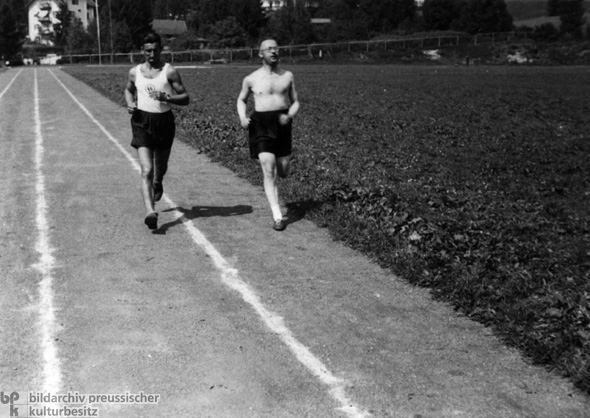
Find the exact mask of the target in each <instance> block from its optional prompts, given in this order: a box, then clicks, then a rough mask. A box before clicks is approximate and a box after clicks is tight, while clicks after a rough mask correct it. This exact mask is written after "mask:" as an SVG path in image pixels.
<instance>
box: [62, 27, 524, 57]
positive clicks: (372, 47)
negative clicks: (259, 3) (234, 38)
mask: <svg viewBox="0 0 590 418" xmlns="http://www.w3.org/2000/svg"><path fill="white" fill-rule="evenodd" d="M527 36H529V34H527V32H501V33H481V34H477V35H469V34H466V33H461V34H459V33H457V34H447V35H435V36H422V37H404V38H400V39H382V40H373V41H355V42H339V43H329V44H312V45H289V46H284V47H281V54H282V55H283V56H284V57H289V58H294V57H309V56H315V57H318V56H320V51H321V54H322V55H323V56H326V55H328V56H329V55H334V54H338V53H343V52H353V53H354V52H356V53H363V52H370V51H379V50H382V51H387V50H392V49H398V50H399V49H401V50H405V49H406V48H440V47H443V46H457V45H481V44H485V43H491V44H494V43H509V42H514V41H518V40H523V39H526V38H527ZM162 57H163V59H165V60H167V61H168V62H171V63H175V62H183V63H189V62H190V63H206V62H215V61H224V62H233V61H248V60H251V59H253V58H254V59H257V50H256V49H254V48H226V49H192V50H187V51H164V52H163V53H162ZM142 60H143V54H142V53H141V52H140V51H136V52H129V53H114V54H100V55H99V54H68V55H63V56H62V57H61V61H60V62H61V63H62V64H98V63H102V64H105V63H110V64H132V63H140V62H142Z"/></svg>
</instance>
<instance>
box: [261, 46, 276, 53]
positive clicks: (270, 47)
mask: <svg viewBox="0 0 590 418" xmlns="http://www.w3.org/2000/svg"><path fill="white" fill-rule="evenodd" d="M278 50H279V47H278V46H269V47H268V48H266V49H261V51H262V52H268V51H278Z"/></svg>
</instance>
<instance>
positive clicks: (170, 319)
mask: <svg viewBox="0 0 590 418" xmlns="http://www.w3.org/2000/svg"><path fill="white" fill-rule="evenodd" d="M184 71H199V70H189V69H185V70H184ZM197 95H198V92H194V93H193V96H195V98H197V97H196V96H197ZM193 105H194V106H198V100H195V101H194V104H193ZM236 123H237V119H236ZM0 135H1V136H0V161H1V164H0V196H2V204H1V205H0V275H1V288H2V292H1V293H0V308H1V311H2V315H1V316H0V338H1V341H2V345H1V347H0V382H2V387H0V390H2V391H4V392H5V393H11V392H12V391H20V392H19V393H25V391H39V392H43V393H49V394H66V393H67V392H71V393H74V392H78V394H80V395H88V394H125V393H130V394H139V393H140V392H144V393H145V394H158V395H159V396H160V398H159V402H158V403H154V404H137V405H136V404H122V403H120V402H111V403H106V402H105V403H100V402H99V403H94V407H96V408H98V409H99V413H100V416H101V417H109V418H119V417H146V418H156V417H157V418H161V417H182V418H184V417H186V418H188V417H190V418H206V417H211V418H225V417H227V418H249V417H252V418H260V417H268V418H287V417H293V418H295V417H296V418H303V417H310V418H324V417H350V418H355V417H363V416H366V417H369V416H373V417H403V418H447V417H461V418H480V417H481V418H483V417H485V418H503V417H527V418H569V417H571V418H587V417H590V403H589V400H588V398H587V397H585V396H583V395H581V394H579V393H576V391H575V390H574V389H572V387H571V385H570V384H568V383H567V382H566V381H565V380H563V379H561V378H559V377H556V376H555V375H553V374H550V373H548V372H546V371H545V370H543V369H541V368H538V367H533V366H531V365H528V364H526V362H525V361H524V360H523V359H522V358H521V357H520V356H519V354H518V353H517V352H515V351H513V350H510V349H507V348H505V347H504V346H503V345H502V344H501V343H500V342H499V341H498V340H497V339H496V338H495V337H494V336H493V335H491V333H490V331H489V330H488V329H486V328H484V327H482V326H481V325H479V324H476V323H473V322H471V321H469V320H467V319H465V318H463V317H461V316H459V315H457V314H456V313H454V312H453V311H452V309H450V308H449V307H447V306H445V305H443V304H440V303H437V302H433V301H432V300H431V298H430V297H429V295H428V293H427V291H424V290H421V289H417V288H413V287H411V286H409V285H407V284H405V283H404V282H403V281H401V280H400V279H399V278H397V277H395V276H393V275H392V274H391V273H389V272H387V271H384V270H382V269H380V268H379V267H377V266H376V265H375V264H373V263H372V262H370V261H369V260H368V259H366V258H365V257H363V256H362V255H359V254H357V253H356V252H354V251H352V250H350V249H347V248H345V247H344V246H342V245H340V244H338V243H335V242H332V241H331V239H330V238H329V236H328V235H327V233H326V232H325V231H324V230H322V229H318V228H317V227H315V226H314V225H312V224H311V223H310V222H308V221H306V220H296V222H292V223H290V224H289V225H288V228H287V230H286V231H284V232H282V233H278V232H275V231H273V230H272V229H271V228H270V216H269V210H268V208H267V203H266V199H265V197H264V193H263V191H262V190H261V189H260V188H257V187H253V186H251V185H249V184H247V183H246V182H245V181H243V180H242V179H239V178H237V177H236V176H235V175H233V174H232V173H231V172H229V171H228V170H226V169H224V168H221V167H219V166H217V165H215V164H212V163H211V162H209V161H208V160H207V159H206V158H205V157H204V156H202V155H199V154H197V153H196V152H195V151H193V150H192V149H191V148H189V147H187V146H186V145H184V144H182V143H180V142H177V143H176V144H175V146H174V148H173V153H172V157H171V168H170V171H169V174H168V176H167V177H166V181H165V183H164V185H165V192H166V196H165V198H164V199H163V200H162V201H161V202H160V203H159V204H158V210H159V211H160V222H159V225H160V227H159V229H158V230H156V231H155V233H152V232H151V231H149V230H148V229H147V228H146V226H145V225H144V224H143V215H144V212H143V208H142V204H141V200H140V192H139V173H138V171H137V168H136V165H134V159H135V154H133V153H132V151H133V149H132V148H131V147H130V146H129V145H128V144H129V140H130V128H129V116H128V115H127V113H126V111H125V109H123V108H122V107H120V106H119V105H116V104H114V103H112V102H110V101H108V100H106V99H105V98H103V97H101V96H100V95H99V94H97V93H96V92H95V91H93V90H91V89H89V88H88V87H86V86H85V85H83V84H81V83H80V82H78V81H76V80H74V79H72V78H71V77H70V76H68V75H67V74H65V73H63V72H61V71H60V70H59V69H58V68H35V69H32V68H25V69H22V70H20V69H11V70H9V71H6V72H4V73H2V74H0ZM21 400H22V398H21ZM111 400H113V399H111ZM27 401H28V402H29V403H30V405H29V407H30V408H32V407H40V406H46V407H47V406H48V405H47V404H43V405H40V403H39V402H37V404H36V405H33V404H35V402H33V401H31V399H30V398H28V399H27ZM41 403H42V402H41ZM74 403H75V402H72V401H71V400H62V402H61V404H56V405H53V407H56V408H57V407H60V408H62V409H63V408H65V407H74V406H75V405H74V406H73V404H74ZM86 403H87V402H86V401H81V402H78V405H77V407H79V408H82V407H86V408H89V406H88V405H87V404H86ZM49 406H50V407H51V406H52V405H49ZM6 407H7V406H6V405H0V417H3V416H6V414H5V415H1V414H2V413H6ZM26 407H27V406H26V405H24V406H23V405H21V413H20V415H19V416H25V415H24V414H23V411H28V412H30V411H31V409H25V408H26ZM3 408H4V409H3ZM33 412H35V411H33Z"/></svg>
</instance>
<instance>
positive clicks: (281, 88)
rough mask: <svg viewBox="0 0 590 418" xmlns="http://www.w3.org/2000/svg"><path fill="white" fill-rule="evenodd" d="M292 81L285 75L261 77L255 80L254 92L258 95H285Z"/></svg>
mask: <svg viewBox="0 0 590 418" xmlns="http://www.w3.org/2000/svg"><path fill="white" fill-rule="evenodd" d="M289 85H290V81H289V79H288V78H287V77H285V76H277V75H273V76H269V77H261V78H259V79H256V80H254V83H253V85H252V93H254V94H255V95H257V96H274V95H285V94H287V92H288V91H289Z"/></svg>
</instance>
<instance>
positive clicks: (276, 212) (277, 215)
mask: <svg viewBox="0 0 590 418" xmlns="http://www.w3.org/2000/svg"><path fill="white" fill-rule="evenodd" d="M270 209H271V210H272V216H273V218H274V219H275V221H276V220H279V219H283V213H282V212H281V207H280V206H279V205H273V206H271V207H270Z"/></svg>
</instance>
